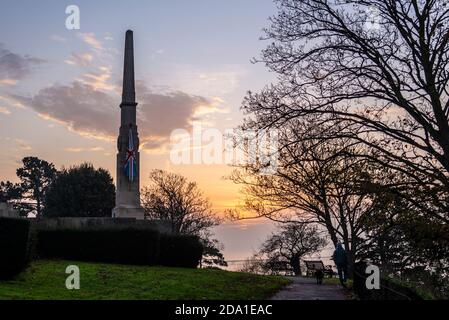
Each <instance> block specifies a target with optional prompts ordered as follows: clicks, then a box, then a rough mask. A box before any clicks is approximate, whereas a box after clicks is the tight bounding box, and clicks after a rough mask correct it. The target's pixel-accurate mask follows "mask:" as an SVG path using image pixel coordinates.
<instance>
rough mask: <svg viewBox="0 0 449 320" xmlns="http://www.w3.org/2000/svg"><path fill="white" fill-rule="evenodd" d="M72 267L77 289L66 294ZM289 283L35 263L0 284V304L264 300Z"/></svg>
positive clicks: (177, 271)
mask: <svg viewBox="0 0 449 320" xmlns="http://www.w3.org/2000/svg"><path fill="white" fill-rule="evenodd" d="M68 265H77V266H78V267H79V268H80V274H81V277H80V278H81V289H80V290H67V289H66V288H65V279H66V277H67V276H68V275H67V274H65V269H66V267H67V266H68ZM287 283H288V280H286V279H285V278H282V277H275V276H257V275H251V274H246V273H237V272H228V271H221V270H195V269H177V268H165V267H145V266H124V265H114V264H100V263H86V262H70V261H45V260H44V261H37V262H34V263H33V264H32V265H31V266H30V267H29V268H28V269H27V270H26V271H25V272H24V273H22V274H21V275H20V276H19V277H17V279H15V280H13V281H0V299H58V300H59V299H149V300H159V299H160V300H174V299H181V300H184V299H194V300H197V299H264V298H266V297H268V296H270V295H271V294H273V293H274V292H275V291H277V290H279V289H280V288H281V287H282V286H284V285H286V284H287Z"/></svg>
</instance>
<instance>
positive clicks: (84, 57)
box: [65, 52, 94, 67]
mask: <svg viewBox="0 0 449 320" xmlns="http://www.w3.org/2000/svg"><path fill="white" fill-rule="evenodd" d="M93 58H94V56H93V55H92V54H91V53H88V52H86V53H72V54H71V55H70V58H69V59H67V60H65V62H66V63H67V64H70V65H74V66H80V67H87V66H89V64H90V62H91V61H92V60H93Z"/></svg>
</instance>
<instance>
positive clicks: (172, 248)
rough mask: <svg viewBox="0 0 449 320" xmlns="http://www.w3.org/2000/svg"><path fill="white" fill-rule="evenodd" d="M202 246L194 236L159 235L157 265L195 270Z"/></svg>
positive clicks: (201, 253)
mask: <svg viewBox="0 0 449 320" xmlns="http://www.w3.org/2000/svg"><path fill="white" fill-rule="evenodd" d="M202 255H203V245H202V244H201V242H200V240H199V238H198V237H196V236H187V235H161V237H160V253H159V264H160V265H163V266H167V267H181V268H196V267H197V266H198V264H199V262H200V261H201V257H202Z"/></svg>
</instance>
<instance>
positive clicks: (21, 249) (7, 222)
mask: <svg viewBox="0 0 449 320" xmlns="http://www.w3.org/2000/svg"><path fill="white" fill-rule="evenodd" d="M29 234H30V222H29V221H28V220H26V219H17V218H0V278H1V279H9V278H11V277H14V276H15V275H17V274H18V273H20V272H21V271H22V270H23V269H25V267H26V265H27V263H28V257H29V250H28V238H29Z"/></svg>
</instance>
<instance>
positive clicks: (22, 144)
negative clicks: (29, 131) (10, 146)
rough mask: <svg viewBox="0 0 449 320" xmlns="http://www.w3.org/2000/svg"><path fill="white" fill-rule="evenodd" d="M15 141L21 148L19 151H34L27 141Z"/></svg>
mask: <svg viewBox="0 0 449 320" xmlns="http://www.w3.org/2000/svg"><path fill="white" fill-rule="evenodd" d="M14 141H15V142H16V144H17V145H18V146H19V149H20V150H23V151H30V150H33V148H32V147H31V145H30V144H29V143H28V142H27V141H25V140H22V139H14Z"/></svg>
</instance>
